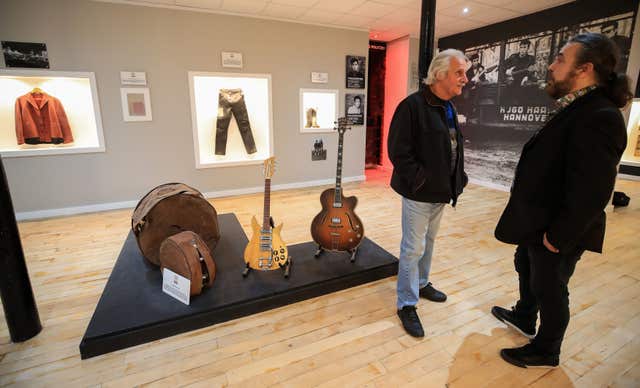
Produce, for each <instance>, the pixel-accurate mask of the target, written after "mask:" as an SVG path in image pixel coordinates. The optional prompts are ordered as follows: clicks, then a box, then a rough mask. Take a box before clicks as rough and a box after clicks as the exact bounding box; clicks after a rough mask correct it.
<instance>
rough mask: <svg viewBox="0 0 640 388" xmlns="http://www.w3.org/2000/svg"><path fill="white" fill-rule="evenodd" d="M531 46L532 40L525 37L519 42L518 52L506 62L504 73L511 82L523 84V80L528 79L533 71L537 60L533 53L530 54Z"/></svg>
mask: <svg viewBox="0 0 640 388" xmlns="http://www.w3.org/2000/svg"><path fill="white" fill-rule="evenodd" d="M530 47H531V41H530V40H528V39H525V40H522V41H520V43H519V44H518V52H517V53H513V54H511V55H510V56H509V58H507V60H506V61H505V62H504V68H505V71H504V73H505V75H506V77H507V82H508V83H509V84H512V85H516V86H522V84H523V81H524V80H525V79H527V77H528V76H529V75H530V73H531V72H532V71H533V65H534V64H535V62H536V60H535V58H534V56H533V55H531V54H529V48H530Z"/></svg>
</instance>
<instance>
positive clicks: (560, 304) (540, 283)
mask: <svg viewBox="0 0 640 388" xmlns="http://www.w3.org/2000/svg"><path fill="white" fill-rule="evenodd" d="M583 252H584V249H576V250H574V251H573V252H571V253H569V254H565V255H563V254H557V253H552V252H550V251H549V250H547V248H545V247H544V246H543V245H542V244H532V245H519V246H518V247H517V248H516V253H515V260H514V262H515V266H516V271H517V272H518V277H519V283H520V300H519V301H518V303H517V304H516V313H517V314H518V315H519V316H520V317H521V318H523V319H526V320H529V321H533V323H534V324H535V321H536V315H537V313H538V311H540V327H539V329H538V333H537V334H536V337H535V338H534V339H533V341H532V344H533V345H534V346H535V347H536V348H538V349H539V350H540V351H541V352H544V353H547V354H552V355H556V354H560V346H561V345H562V339H563V338H564V333H565V331H566V330H567V325H568V324H569V290H568V284H569V279H570V278H571V275H573V271H574V270H575V268H576V263H577V262H578V260H580V256H582V253H583Z"/></svg>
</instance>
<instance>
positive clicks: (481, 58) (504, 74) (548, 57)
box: [440, 12, 634, 188]
mask: <svg viewBox="0 0 640 388" xmlns="http://www.w3.org/2000/svg"><path fill="white" fill-rule="evenodd" d="M633 17H634V13H633V12H626V13H622V14H618V15H613V16H609V17H606V18H594V19H593V20H588V19H587V20H586V21H581V22H575V23H571V22H570V20H568V23H567V24H566V25H565V26H562V27H554V28H553V29H543V28H541V31H540V32H537V33H528V34H526V35H514V36H512V37H510V38H507V39H505V40H502V41H493V40H490V41H488V42H487V43H486V44H474V45H471V46H468V47H464V46H463V47H462V48H461V49H462V51H463V52H464V53H465V54H466V55H467V57H468V58H469V60H470V62H471V67H470V68H469V70H468V71H467V78H468V80H469V81H468V83H467V85H465V87H464V88H463V90H462V95H460V96H458V97H456V99H455V105H456V108H457V111H458V117H459V119H460V120H459V121H460V123H461V125H462V126H463V131H464V134H465V169H466V170H467V173H468V174H469V176H470V177H471V178H472V179H475V180H477V181H481V182H484V183H487V184H490V185H494V186H498V187H502V188H508V187H509V186H510V185H511V180H512V179H513V172H514V170H515V167H516V163H517V161H518V156H519V155H520V151H521V150H522V146H523V145H524V143H526V141H527V140H528V139H529V138H530V137H531V136H532V135H533V133H534V132H535V131H536V130H537V129H539V128H540V126H541V125H542V124H543V123H544V122H545V121H546V120H547V119H548V117H549V115H550V113H551V112H552V111H553V109H554V108H555V105H554V100H553V99H552V98H551V97H549V96H548V94H547V93H546V91H545V86H546V79H547V75H548V74H547V73H548V67H549V65H550V64H551V63H552V62H553V59H554V58H555V57H556V55H557V53H558V52H559V51H560V49H561V48H562V47H563V46H564V45H565V44H566V42H567V41H568V40H569V39H570V38H571V37H573V36H575V35H577V34H579V33H582V32H600V33H603V34H606V35H607V36H609V37H610V38H611V39H613V40H614V42H616V44H618V47H619V48H620V51H621V58H622V60H621V63H619V65H618V67H617V70H618V71H621V72H624V71H625V70H626V66H627V62H628V58H629V52H630V48H631V37H632V36H633ZM504 35H505V36H506V35H508V34H507V33H506V32H505V33H504ZM471 40H474V39H471ZM440 44H441V45H444V46H447V44H446V40H445V42H444V43H443V42H442V40H441V41H440Z"/></svg>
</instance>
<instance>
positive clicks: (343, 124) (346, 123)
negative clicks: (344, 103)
mask: <svg viewBox="0 0 640 388" xmlns="http://www.w3.org/2000/svg"><path fill="white" fill-rule="evenodd" d="M334 123H335V124H337V125H338V126H337V127H334V128H333V129H335V130H337V131H338V133H339V134H344V133H345V132H346V131H347V130H348V129H351V124H353V123H352V122H351V120H349V119H348V118H346V117H338V121H335V122H334Z"/></svg>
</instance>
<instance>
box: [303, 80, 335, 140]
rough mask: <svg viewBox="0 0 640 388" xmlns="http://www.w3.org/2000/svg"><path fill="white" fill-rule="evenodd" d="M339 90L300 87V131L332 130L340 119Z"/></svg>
mask: <svg viewBox="0 0 640 388" xmlns="http://www.w3.org/2000/svg"><path fill="white" fill-rule="evenodd" d="M338 95H339V94H338V90H336V89H300V132H302V133H315V132H332V131H333V129H334V125H335V121H336V120H337V119H338V110H339V105H338Z"/></svg>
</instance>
